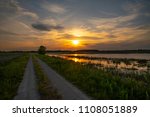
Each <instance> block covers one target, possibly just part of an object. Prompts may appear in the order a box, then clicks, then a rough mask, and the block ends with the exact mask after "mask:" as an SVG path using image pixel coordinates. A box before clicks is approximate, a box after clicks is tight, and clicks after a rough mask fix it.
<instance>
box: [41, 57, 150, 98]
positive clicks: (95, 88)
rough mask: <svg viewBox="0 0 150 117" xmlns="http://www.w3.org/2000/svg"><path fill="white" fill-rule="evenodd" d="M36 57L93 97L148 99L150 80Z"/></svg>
mask: <svg viewBox="0 0 150 117" xmlns="http://www.w3.org/2000/svg"><path fill="white" fill-rule="evenodd" d="M38 57H39V58H40V59H42V60H43V61H45V62H46V63H47V64H48V65H49V66H50V67H52V68H53V69H54V70H56V71H57V72H58V73H59V74H61V75H62V76H63V77H64V78H66V79H67V80H69V81H70V82H72V83H73V84H74V85H76V86H77V87H78V88H80V89H81V90H83V91H84V92H85V93H86V94H88V95H89V96H91V97H93V98H94V99H150V86H149V85H148V84H149V83H150V80H148V81H147V82H144V81H139V80H136V79H134V78H129V77H127V78H122V77H120V76H118V75H112V74H111V73H109V72H105V71H102V70H99V69H96V68H93V67H91V66H89V65H81V64H80V63H75V62H73V61H69V60H65V59H61V58H57V57H49V56H42V55H39V56H38ZM149 76H150V75H148V76H147V77H149Z"/></svg>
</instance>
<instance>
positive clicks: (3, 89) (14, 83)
mask: <svg viewBox="0 0 150 117" xmlns="http://www.w3.org/2000/svg"><path fill="white" fill-rule="evenodd" d="M28 59H29V56H28V55H22V56H20V57H17V58H14V59H12V60H9V61H7V62H5V63H2V64H0V99H3V100H4V99H13V98H14V96H15V95H16V93H17V89H18V87H19V85H20V82H21V81H22V78H23V74H24V70H25V66H26V64H27V61H28Z"/></svg>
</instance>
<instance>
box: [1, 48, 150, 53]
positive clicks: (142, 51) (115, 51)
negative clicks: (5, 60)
mask: <svg viewBox="0 0 150 117" xmlns="http://www.w3.org/2000/svg"><path fill="white" fill-rule="evenodd" d="M0 53H37V51H0ZM47 53H67V54H76V53H77V54H87V53H88V54H134V53H135V54H136V53H145V54H149V53H150V50H144V49H139V50H76V51H71V50H47Z"/></svg>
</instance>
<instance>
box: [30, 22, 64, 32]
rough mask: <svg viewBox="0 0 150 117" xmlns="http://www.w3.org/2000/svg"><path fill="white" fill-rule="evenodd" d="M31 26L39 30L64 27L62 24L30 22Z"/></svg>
mask: <svg viewBox="0 0 150 117" xmlns="http://www.w3.org/2000/svg"><path fill="white" fill-rule="evenodd" d="M32 27H33V28H35V29H37V30H40V31H51V30H62V29H64V27H62V26H59V25H57V26H52V25H48V24H42V23H36V24H32Z"/></svg>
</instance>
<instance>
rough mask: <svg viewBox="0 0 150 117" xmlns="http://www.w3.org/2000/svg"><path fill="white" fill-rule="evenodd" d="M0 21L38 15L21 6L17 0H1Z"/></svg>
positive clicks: (33, 17) (36, 16)
mask: <svg viewBox="0 0 150 117" xmlns="http://www.w3.org/2000/svg"><path fill="white" fill-rule="evenodd" d="M0 11H1V12H0V21H5V20H7V19H13V18H16V19H17V18H20V17H31V18H32V19H38V18H39V17H38V15H37V14H36V13H33V12H31V11H29V10H27V9H24V8H23V7H21V6H20V4H19V2H17V1H16V0H1V1H0Z"/></svg>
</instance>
